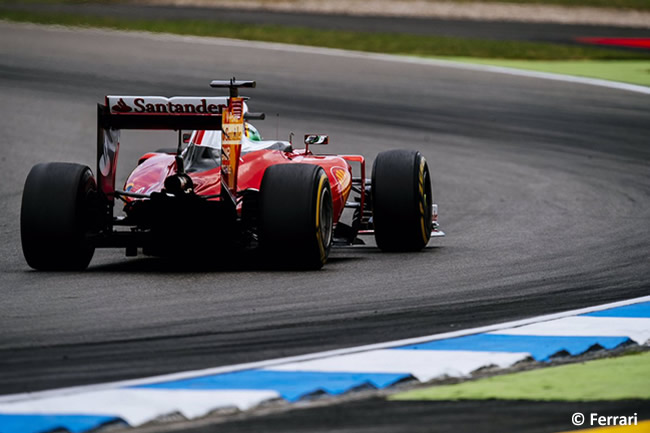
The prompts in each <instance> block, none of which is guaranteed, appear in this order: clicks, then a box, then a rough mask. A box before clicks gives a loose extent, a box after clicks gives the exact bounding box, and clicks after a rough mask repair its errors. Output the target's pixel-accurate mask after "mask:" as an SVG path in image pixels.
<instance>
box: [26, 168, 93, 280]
mask: <svg viewBox="0 0 650 433" xmlns="http://www.w3.org/2000/svg"><path fill="white" fill-rule="evenodd" d="M96 197H97V184H96V182H95V178H94V177H93V174H92V172H91V170H90V168H88V167H86V166H84V165H80V164H71V163H63V162H52V163H45V164H38V165H35V166H34V167H33V168H32V170H31V171H30V172H29V175H28V176H27V180H26V181H25V188H24V190H23V199H22V206H21V210H20V237H21V241H22V246H23V254H24V256H25V260H27V264H28V265H29V266H31V267H32V268H34V269H37V270H48V271H66V270H82V269H85V268H86V267H88V263H90V259H91V258H92V256H93V254H94V252H95V248H94V247H93V246H92V245H91V244H90V243H89V242H88V241H87V239H86V235H87V234H88V233H89V232H90V231H91V230H92V228H93V227H94V226H95V224H96V212H95V209H96V207H95V206H94V201H95V200H96V199H97V198H96Z"/></svg>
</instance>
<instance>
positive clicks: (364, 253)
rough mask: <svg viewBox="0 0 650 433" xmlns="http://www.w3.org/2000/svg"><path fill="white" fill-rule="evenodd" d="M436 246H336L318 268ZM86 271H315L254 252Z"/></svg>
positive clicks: (134, 261)
mask: <svg viewBox="0 0 650 433" xmlns="http://www.w3.org/2000/svg"><path fill="white" fill-rule="evenodd" d="M439 248H440V247H438V246H430V247H427V248H425V249H424V250H423V251H421V252H417V253H384V252H382V251H381V250H379V249H378V248H377V247H374V246H360V245H359V246H354V247H336V248H333V249H332V252H331V253H330V256H329V258H328V260H327V263H326V264H325V266H324V267H323V269H321V270H320V271H327V270H329V269H331V268H335V267H338V266H340V265H342V266H346V265H347V264H355V263H356V262H360V261H365V260H378V259H379V258H380V257H383V258H384V259H387V260H397V259H399V258H400V257H404V256H412V255H421V254H427V255H428V254H431V253H434V252H435V251H436V250H437V249H439ZM84 272H88V273H101V272H122V273H124V272H133V273H147V272H155V273H170V274H183V273H196V272H203V273H206V272H214V273H220V272H285V273H286V272H318V271H314V270H304V269H296V268H294V267H292V266H291V264H290V263H286V264H282V263H279V264H278V263H268V262H267V261H265V260H263V259H262V258H260V257H259V256H258V255H257V254H254V253H238V254H236V255H234V256H232V257H228V258H224V257H215V258H210V259H197V258H196V257H191V258H187V257H174V258H170V257H149V256H139V257H133V258H126V259H121V260H119V261H116V262H113V263H106V262H104V263H100V264H97V265H93V263H92V262H91V264H90V267H89V268H88V269H87V270H86V271H84Z"/></svg>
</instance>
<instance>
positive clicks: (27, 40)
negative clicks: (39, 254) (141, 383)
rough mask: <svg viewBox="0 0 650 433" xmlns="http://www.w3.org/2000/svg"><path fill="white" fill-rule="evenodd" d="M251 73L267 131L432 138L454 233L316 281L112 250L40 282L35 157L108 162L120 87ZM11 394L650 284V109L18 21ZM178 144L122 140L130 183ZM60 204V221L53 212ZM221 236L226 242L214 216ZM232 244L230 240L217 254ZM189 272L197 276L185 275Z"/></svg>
mask: <svg viewBox="0 0 650 433" xmlns="http://www.w3.org/2000/svg"><path fill="white" fill-rule="evenodd" d="M232 75H236V76H237V77H239V78H246V79H248V78H252V79H256V80H257V81H258V88H257V89H254V90H250V91H248V92H246V94H247V95H250V96H252V97H253V98H254V99H253V100H252V101H251V102H250V106H251V108H252V109H253V110H255V111H258V110H259V111H266V112H267V114H269V116H268V119H269V120H267V121H265V122H261V123H260V122H258V124H259V125H260V129H261V132H262V134H263V135H265V136H267V137H271V136H274V135H275V134H276V120H275V114H274V113H276V112H280V113H281V117H280V122H279V123H280V126H279V135H280V136H281V137H285V136H287V135H288V134H289V132H290V131H294V132H295V133H296V136H301V134H303V133H306V132H323V133H329V134H330V137H331V138H330V142H331V145H330V147H329V149H328V150H329V151H331V152H347V153H361V154H364V155H366V156H367V157H368V158H369V160H372V159H373V158H374V156H375V155H376V154H377V152H379V151H382V150H387V149H392V148H402V147H405V148H415V149H419V150H421V151H422V152H423V153H424V155H425V156H426V157H427V159H428V161H429V164H430V167H431V169H432V177H433V182H434V194H436V196H437V200H436V201H437V202H438V203H439V204H440V213H441V223H442V225H443V228H444V230H445V231H446V232H447V235H448V236H447V237H446V238H445V239H442V240H435V241H432V242H431V244H430V246H429V247H428V248H427V249H426V250H425V251H424V252H421V253H414V254H383V253H381V252H379V251H378V250H377V249H375V248H374V247H373V246H372V242H369V244H368V245H367V246H364V247H354V248H342V249H336V250H334V251H333V252H332V254H331V257H330V262H329V263H328V264H327V265H326V267H325V268H324V269H323V270H322V271H318V272H280V271H268V270H264V269H263V267H260V266H259V265H256V264H241V265H240V266H227V267H224V266H219V264H215V266H214V267H209V268H205V267H200V268H196V267H192V266H187V265H186V264H187V263H191V262H192V243H193V242H200V239H188V245H187V251H185V252H184V253H183V254H182V255H181V256H180V257H179V259H178V263H169V262H167V261H162V260H158V259H152V258H143V257H139V258H126V257H124V254H123V251H118V250H98V252H97V253H96V254H95V258H94V259H93V261H92V263H91V266H90V268H89V269H88V270H87V271H86V272H78V273H43V272H35V271H32V270H30V269H29V268H28V267H27V265H26V263H25V262H24V259H23V257H22V252H21V247H20V238H19V211H20V199H21V193H22V186H23V182H24V179H25V177H26V175H27V173H28V171H29V169H30V167H31V166H32V165H34V164H36V163H38V162H44V161H75V162H80V163H85V164H87V165H89V166H91V167H94V165H95V163H94V161H95V104H96V103H97V102H99V101H102V99H103V96H104V95H105V94H143V95H147V94H162V95H175V94H177V95H183V94H189V95H191V94H194V95H205V94H208V95H209V94H212V92H213V91H212V90H210V89H209V88H208V87H207V83H208V82H209V80H210V79H213V78H228V77H230V76H232ZM0 95H1V98H0V113H1V115H0V131H2V134H0V142H1V147H0V148H1V149H2V152H1V155H0V170H1V172H2V173H3V176H2V179H3V180H2V182H0V200H1V203H2V206H1V208H0V233H1V236H2V242H1V243H0V272H1V274H0V294H1V296H2V302H1V303H0V393H1V394H8V393H15V392H23V391H35V390H41V389H49V388H54V387H61V386H70V385H79V384H85V383H95V382H100V381H109V380H118V379H127V378H135V377H143V376H149V375H155V374H161V373H167V372H174V371H181V370H189V369H198V368H205V367H213V366H219V365H227V364H232V363H239V362H248V361H255V360H263V359H268V358H275V357H281V356H288V355H297V354H303V353H309V352H314V351H321V350H327V349H333V348H342V347H348V346H352V345H359V344H366V343H374V342H381V341H387V340H392V339H398V338H406V337H414V336H419V335H426V334H432V333H438V332H445V331H450V330H456V329H462V328H467V327H474V326H480V325H487V324H493V323H496V322H501V321H507V320H514V319H519V318H525V317H530V316H534V315H539V314H545V313H552V312H558V311H563V310H569V309H574V308H579V307H586V306H590V305H596V304H600V303H605V302H610V301H617V300H623V299H627V298H632V297H638V296H643V295H647V294H648V293H650V287H649V286H650V284H649V283H648V282H649V281H650V266H648V258H649V255H650V254H649V253H650V236H649V235H650V228H649V226H648V221H649V220H650V200H649V196H650V169H649V164H648V163H649V161H650V145H649V144H650V143H649V141H648V138H649V137H650V104H649V103H648V101H649V100H648V96H647V95H642V94H637V93H633V92H627V91H621V90H614V89H607V88H600V87H595V86H588V85H580V84H576V83H562V82H556V81H544V80H539V79H532V78H524V77H514V76H508V75H500V74H493V73H485V72H477V71H466V70H461V69H451V68H443V67H434V66H429V65H415V64H404V63H397V62H388V61H380V60H372V59H364V58H358V59H355V58H351V57H339V56H323V55H317V54H309V53H298V52H291V51H282V50H268V49H260V48H252V47H251V48H246V49H242V48H241V47H234V46H231V45H229V44H227V43H221V42H219V41H214V42H213V43H206V44H198V43H195V42H192V41H182V40H179V39H174V38H168V39H162V38H158V37H142V36H139V35H136V34H123V33H117V32H101V31H92V30H87V31H69V30H63V29H49V28H39V27H35V26H23V25H16V24H8V23H0ZM173 140H174V138H173V135H170V134H163V133H131V134H126V133H125V134H124V135H123V137H122V147H121V149H120V164H121V165H120V166H119V169H118V171H119V173H118V178H119V179H124V178H125V176H126V175H127V173H128V172H129V170H130V169H131V168H133V166H134V164H135V161H136V159H137V158H138V157H139V156H140V155H141V154H142V153H144V152H145V151H147V150H151V149H153V148H156V147H162V146H165V145H167V146H168V145H169V144H170V143H173ZM44 211H45V210H44ZM184 223H186V224H188V225H190V224H191V225H196V224H203V225H204V226H205V228H206V229H214V230H217V229H218V227H211V226H210V223H209V222H207V221H205V222H204V221H199V222H197V221H194V220H192V218H191V216H189V215H188V219H187V221H185V222H184ZM215 248H219V246H218V245H215ZM184 263H185V264H184Z"/></svg>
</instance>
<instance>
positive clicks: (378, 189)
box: [372, 150, 433, 251]
mask: <svg viewBox="0 0 650 433" xmlns="http://www.w3.org/2000/svg"><path fill="white" fill-rule="evenodd" d="M432 203H433V196H432V194H431V179H430V175H429V166H428V165H427V161H426V160H425V159H424V157H423V156H422V154H421V153H420V152H417V151H415V150H389V151H387V152H381V153H380V154H379V155H377V158H375V163H374V165H373V167H372V218H373V223H374V229H375V240H376V241H377V246H378V247H379V248H380V249H381V250H383V251H420V250H422V249H423V248H424V247H425V246H426V245H427V243H428V242H429V239H430V238H431V229H432V220H431V213H432Z"/></svg>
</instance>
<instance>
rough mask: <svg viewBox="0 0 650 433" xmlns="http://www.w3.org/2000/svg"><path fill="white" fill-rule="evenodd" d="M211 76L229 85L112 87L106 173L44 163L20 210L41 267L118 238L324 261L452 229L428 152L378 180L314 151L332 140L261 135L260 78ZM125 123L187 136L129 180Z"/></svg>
mask: <svg viewBox="0 0 650 433" xmlns="http://www.w3.org/2000/svg"><path fill="white" fill-rule="evenodd" d="M211 86H212V87H217V88H227V89H229V91H230V95H229V96H228V97H173V98H166V97H156V96H107V97H106V99H105V103H104V104H100V105H98V114H97V178H95V177H94V176H93V173H92V171H91V170H90V168H88V167H86V166H83V165H79V164H71V163H44V164H38V165H36V166H34V167H33V168H32V170H31V171H30V173H29V175H28V177H27V180H26V182H25V189H24V191H23V199H22V209H21V238H22V246H23V252H24V255H25V258H26V260H27V263H28V264H29V266H31V267H33V268H35V269H40V270H75V269H84V268H86V267H87V266H88V264H89V262H90V260H91V258H92V256H93V253H94V251H95V248H101V247H117V248H125V250H126V254H127V255H128V256H135V255H136V254H137V253H138V249H139V248H141V249H142V252H143V253H144V254H149V255H159V256H170V255H171V256H173V255H178V256H183V257H187V255H188V254H189V255H190V256H191V260H194V258H203V259H205V258H210V259H212V258H216V257H219V254H224V252H226V254H228V252H232V251H235V250H244V251H253V252H255V254H261V255H262V257H264V259H265V260H267V261H268V262H272V263H277V264H279V265H281V266H284V267H288V268H300V269H318V268H321V267H322V266H323V264H324V263H325V262H326V260H327V257H328V254H329V251H330V248H331V246H332V245H333V244H356V243H363V242H362V241H361V240H360V239H359V238H358V236H359V235H369V234H374V236H375V239H376V242H377V245H378V247H379V248H380V249H382V250H385V251H418V250H421V249H423V248H424V246H425V245H426V244H427V243H428V242H429V239H430V237H431V236H432V235H433V236H441V235H443V233H442V232H440V231H439V230H438V225H437V222H436V220H437V215H436V213H437V212H436V206H435V205H434V204H433V200H432V194H431V180H430V174H429V168H428V166H427V162H426V160H425V159H424V157H423V156H422V155H421V154H420V153H419V152H417V151H410V150H393V151H388V152H382V153H380V154H379V155H378V156H377V158H376V160H375V163H374V166H373V170H372V177H371V179H366V166H365V159H364V157H363V156H360V155H316V154H314V153H312V149H313V147H314V146H316V145H324V144H327V142H328V137H327V136H324V135H307V136H305V141H304V143H305V147H304V149H294V148H293V145H292V143H291V142H286V141H278V140H262V139H261V137H260V136H259V134H258V133H257V130H256V129H255V128H254V127H253V126H252V125H251V124H250V123H249V122H248V121H249V120H253V119H263V118H264V115H263V114H261V113H258V114H256V113H251V112H249V111H248V106H247V104H246V99H247V98H245V97H240V96H239V89H240V88H242V87H249V88H250V87H255V82H254V81H237V80H235V79H232V80H228V81H213V82H212V83H211ZM122 129H163V130H164V129H167V130H176V131H178V137H179V138H178V146H177V147H176V148H174V149H168V150H160V151H157V152H153V153H147V154H145V155H143V156H142V157H141V158H140V160H139V161H138V165H137V167H136V168H135V169H134V170H133V171H132V172H131V174H130V175H129V177H128V179H127V181H126V183H125V186H124V188H123V189H122V190H120V189H116V188H115V177H116V164H117V155H118V150H119V146H120V143H119V140H120V130H122ZM183 130H192V131H193V132H192V133H191V134H183V133H182V131H183ZM310 147H311V148H310ZM353 167H354V171H355V172H358V174H357V175H353ZM116 199H120V200H122V201H123V202H124V203H125V205H124V215H123V216H117V217H115V216H113V208H114V204H115V200H116ZM345 209H349V212H347V213H346V214H347V216H348V218H347V223H346V222H344V219H345V218H343V215H344V210H345ZM350 214H351V215H350Z"/></svg>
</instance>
